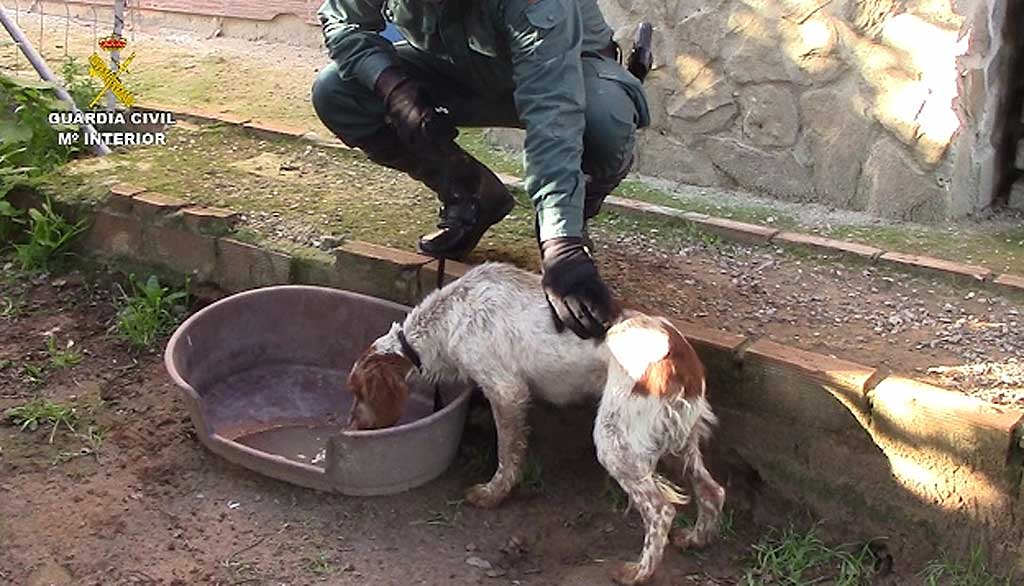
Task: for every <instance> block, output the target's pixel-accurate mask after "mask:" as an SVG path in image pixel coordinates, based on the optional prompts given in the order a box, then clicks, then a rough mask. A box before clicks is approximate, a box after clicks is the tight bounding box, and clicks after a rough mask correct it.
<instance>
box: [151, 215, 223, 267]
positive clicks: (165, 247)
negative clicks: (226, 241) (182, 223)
mask: <svg viewBox="0 0 1024 586" xmlns="http://www.w3.org/2000/svg"><path fill="white" fill-rule="evenodd" d="M143 240H144V247H143V251H144V255H145V260H148V261H149V262H153V263H156V264H159V265H161V266H164V267H166V268H168V269H170V270H172V271H174V272H177V273H181V274H183V275H194V276H197V277H198V278H199V279H200V280H203V279H206V278H208V277H209V276H210V275H211V274H213V272H214V269H215V267H216V262H217V250H216V247H215V243H214V239H213V238H211V237H209V236H203V235H202V234H195V233H193V232H189V231H188V230H184V229H182V228H179V227H173V226H148V227H146V229H145V231H144V232H143Z"/></svg>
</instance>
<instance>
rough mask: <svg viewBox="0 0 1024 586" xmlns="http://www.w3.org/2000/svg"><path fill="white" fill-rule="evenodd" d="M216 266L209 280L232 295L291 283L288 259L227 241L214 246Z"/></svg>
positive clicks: (224, 240)
mask: <svg viewBox="0 0 1024 586" xmlns="http://www.w3.org/2000/svg"><path fill="white" fill-rule="evenodd" d="M216 248H217V266H216V270H215V272H214V274H213V277H212V278H213V280H214V281H216V282H217V283H219V284H220V285H221V286H222V287H224V288H225V289H226V290H228V291H231V292H235V291H241V290H244V289H251V288H253V287H266V286H269V285H283V284H287V283H289V282H290V279H291V261H292V259H291V257H290V256H288V255H287V254H284V253H282V252H277V251H273V250H268V249H264V248H261V247H259V246H256V245H254V244H249V243H246V242H240V241H238V240H233V239H231V238H220V239H218V240H217V242H216Z"/></svg>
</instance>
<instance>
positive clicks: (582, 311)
mask: <svg viewBox="0 0 1024 586" xmlns="http://www.w3.org/2000/svg"><path fill="white" fill-rule="evenodd" d="M540 250H541V253H540V254H541V267H542V271H543V273H544V277H543V279H542V280H541V283H542V284H543V285H544V294H545V295H546V296H547V298H548V305H550V306H551V312H552V314H553V317H554V320H555V329H557V330H558V331H559V332H561V331H562V330H564V329H565V328H566V327H568V328H569V329H570V330H572V331H573V333H575V334H576V335H577V336H579V337H580V338H583V339H587V338H603V337H604V334H605V332H607V331H608V327H609V326H610V325H611V321H612V318H614V317H615V315H616V314H618V311H619V310H618V308H617V307H616V306H615V304H614V303H613V301H612V296H611V293H609V292H608V287H606V286H605V284H604V282H603V281H601V276H600V275H599V274H598V272H597V265H595V264H594V259H593V258H591V257H590V253H589V252H588V251H587V249H586V248H584V246H583V239H582V238H570V237H560V238H551V239H549V240H545V241H544V242H542V243H541V245H540Z"/></svg>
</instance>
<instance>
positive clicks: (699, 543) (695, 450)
mask: <svg viewBox="0 0 1024 586" xmlns="http://www.w3.org/2000/svg"><path fill="white" fill-rule="evenodd" d="M707 434H708V429H707V427H706V425H705V423H704V422H700V423H698V424H697V425H696V426H695V427H694V428H693V430H692V431H691V432H690V435H689V436H688V437H687V438H686V444H685V446H684V447H683V450H682V452H681V453H680V454H679V455H678V457H677V458H678V460H677V461H679V462H680V463H681V465H682V471H681V472H682V474H683V476H689V478H690V484H691V486H692V487H693V494H694V497H695V498H696V500H697V521H696V523H694V525H693V527H692V528H689V529H675V530H673V531H672V545H675V546H676V547H679V548H681V549H691V548H701V547H704V546H706V545H707V544H709V543H711V541H712V540H713V539H714V538H715V535H716V534H717V532H718V517H719V515H720V514H721V512H722V506H723V505H724V504H725V489H723V488H722V486H721V485H720V484H718V483H717V482H715V479H714V478H712V476H711V473H710V472H708V469H707V468H706V467H705V466H704V457H703V456H702V455H701V452H700V442H701V439H702V438H703V437H705V436H706V435H707ZM674 460H675V459H674Z"/></svg>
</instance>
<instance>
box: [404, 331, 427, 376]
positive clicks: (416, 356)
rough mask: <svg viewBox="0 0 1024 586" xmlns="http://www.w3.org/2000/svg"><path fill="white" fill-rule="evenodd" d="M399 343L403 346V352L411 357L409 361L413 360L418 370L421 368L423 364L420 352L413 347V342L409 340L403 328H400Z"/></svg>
mask: <svg viewBox="0 0 1024 586" xmlns="http://www.w3.org/2000/svg"><path fill="white" fill-rule="evenodd" d="M398 343H399V345H401V347H402V354H403V355H404V356H405V357H406V358H408V359H409V362H412V365H413V366H415V367H416V369H417V370H419V369H420V367H421V366H423V364H422V363H421V362H420V353H419V352H417V351H416V349H415V348H413V347H412V344H410V343H409V340H408V339H407V338H406V337H405V332H404V331H402V330H398Z"/></svg>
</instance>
